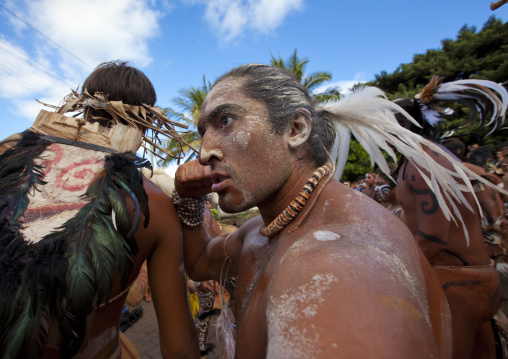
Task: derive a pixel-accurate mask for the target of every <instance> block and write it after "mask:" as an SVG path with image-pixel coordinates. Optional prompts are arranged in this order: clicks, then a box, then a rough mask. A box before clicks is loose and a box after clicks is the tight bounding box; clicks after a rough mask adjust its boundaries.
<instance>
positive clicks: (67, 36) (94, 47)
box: [27, 0, 161, 67]
mask: <svg viewBox="0 0 508 359" xmlns="http://www.w3.org/2000/svg"><path fill="white" fill-rule="evenodd" d="M27 10H28V13H29V18H30V19H32V21H33V25H34V26H35V27H36V28H38V29H43V32H44V34H45V35H46V36H47V37H49V38H51V39H52V40H53V41H54V42H56V43H58V44H59V45H60V46H62V47H63V48H65V49H67V50H68V51H69V52H71V53H73V54H75V55H76V56H78V57H80V58H81V59H82V60H83V61H84V62H85V63H88V64H90V65H91V66H92V67H95V66H96V65H97V64H98V63H99V62H103V61H106V60H111V59H117V58H119V59H126V58H127V59H129V60H131V61H133V62H136V63H137V65H138V66H140V67H143V66H146V65H148V64H149V63H150V61H151V58H150V56H148V55H147V54H148V45H147V41H148V40H149V39H150V38H152V37H154V36H155V35H157V34H158V31H159V26H158V22H157V20H158V18H159V17H160V15H161V14H160V13H159V11H158V10H155V9H154V8H150V7H149V3H148V1H140V0H110V1H104V0H87V1H80V2H74V1H68V0H36V1H34V0H29V1H28V2H27ZM63 58H65V59H68V58H69V56H65V57H63ZM69 60H72V63H75V62H76V59H74V58H71V59H69ZM69 60H67V61H69Z"/></svg>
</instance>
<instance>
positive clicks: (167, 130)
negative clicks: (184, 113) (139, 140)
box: [41, 90, 197, 160]
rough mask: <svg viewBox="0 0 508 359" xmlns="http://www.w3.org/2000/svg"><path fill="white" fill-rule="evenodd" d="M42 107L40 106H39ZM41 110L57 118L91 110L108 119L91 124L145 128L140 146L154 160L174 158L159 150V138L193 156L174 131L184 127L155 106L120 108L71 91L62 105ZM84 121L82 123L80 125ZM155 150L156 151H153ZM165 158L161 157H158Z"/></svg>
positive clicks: (121, 105)
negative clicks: (48, 111)
mask: <svg viewBox="0 0 508 359" xmlns="http://www.w3.org/2000/svg"><path fill="white" fill-rule="evenodd" d="M41 103H42V102H41ZM42 104H43V105H45V106H48V107H51V108H54V109H55V110H56V112H57V113H59V114H62V115H63V114H66V113H69V112H71V113H75V114H74V115H73V117H79V116H82V115H85V117H86V115H87V111H88V110H89V109H90V108H93V109H95V110H103V111H105V112H107V113H108V115H109V117H96V116H94V117H92V119H93V120H102V121H107V122H109V123H111V124H112V125H116V124H118V123H120V122H122V120H123V121H124V122H126V123H127V124H128V125H129V126H133V127H134V126H137V127H143V128H146V129H147V131H146V134H143V142H144V143H143V144H141V146H142V147H143V148H144V149H145V151H148V152H151V153H153V154H154V155H155V156H157V157H160V158H162V159H163V160H166V159H167V158H168V157H175V156H174V155H173V154H171V153H170V152H168V151H166V150H165V149H164V148H163V147H161V146H160V144H161V142H162V140H161V138H160V136H162V137H166V138H170V139H173V140H175V141H177V142H180V143H183V144H185V145H187V146H188V147H189V148H191V149H192V150H193V151H195V152H197V150H196V148H194V147H193V146H192V145H191V144H189V143H188V142H187V141H186V140H185V138H184V137H183V136H181V135H180V134H179V133H178V132H177V131H176V129H175V127H180V128H184V129H187V128H188V126H187V125H185V124H182V123H179V122H176V121H172V120H170V119H169V118H168V117H167V116H166V115H165V113H164V111H163V110H162V109H161V108H159V107H157V106H149V105H146V104H142V105H140V106H136V105H129V104H124V103H123V102H122V101H109V100H108V95H107V94H103V93H101V92H96V93H95V94H94V95H91V94H89V93H88V92H87V91H86V90H85V91H83V93H82V94H80V93H78V92H77V91H72V92H71V93H70V94H69V95H67V96H66V97H65V98H64V100H63V105H61V106H53V105H49V104H46V103H42ZM84 123H85V120H84V119H83V120H82V124H84ZM156 150H159V151H160V152H159V151H156ZM161 152H162V153H163V154H164V155H165V156H166V157H162V156H161V154H160V153H161Z"/></svg>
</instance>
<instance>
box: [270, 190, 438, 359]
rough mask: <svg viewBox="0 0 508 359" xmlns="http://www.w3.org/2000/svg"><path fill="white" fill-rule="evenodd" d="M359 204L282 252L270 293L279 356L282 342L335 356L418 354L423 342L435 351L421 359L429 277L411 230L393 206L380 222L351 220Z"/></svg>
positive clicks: (427, 333)
mask: <svg viewBox="0 0 508 359" xmlns="http://www.w3.org/2000/svg"><path fill="white" fill-rule="evenodd" d="M346 193H347V192H346ZM351 195H352V196H355V194H351ZM329 200H330V198H329ZM329 206H331V207H333V204H332V203H330V204H329ZM356 206H359V207H358V208H356ZM380 208H382V207H381V206H380ZM361 209H362V205H361V204H354V205H352V207H351V208H350V211H351V212H353V213H352V216H351V217H350V218H348V220H347V221H342V220H339V224H336V223H331V222H330V223H322V224H321V225H315V226H313V227H312V228H310V229H309V230H298V231H297V232H294V236H292V237H290V238H289V241H288V243H287V244H286V246H285V248H284V250H283V251H282V253H279V255H278V256H276V260H277V261H278V262H277V263H276V264H275V265H274V269H273V273H271V274H272V280H271V282H270V285H269V287H268V288H267V298H266V300H267V321H268V327H269V329H268V331H269V336H268V337H269V352H271V353H272V354H274V356H277V351H278V350H281V349H280V348H285V350H287V351H291V350H296V349H298V350H300V351H301V352H304V353H305V352H307V353H309V354H310V353H313V354H312V355H311V356H312V357H334V358H352V357H355V358H360V357H384V356H383V355H386V357H390V358H399V357H401V358H402V357H414V356H413V355H414V353H413V352H412V351H413V350H414V349H415V348H422V350H423V349H424V348H425V345H426V346H428V348H430V349H425V350H423V351H422V357H426V356H427V355H426V354H429V353H430V352H433V350H434V349H433V346H432V345H435V344H434V342H433V336H432V329H431V327H430V325H429V322H430V321H429V317H428V315H429V313H428V303H427V297H426V289H425V278H424V276H423V272H422V269H421V265H420V260H419V254H418V250H417V248H416V245H415V244H414V242H413V239H412V236H411V234H410V233H409V231H408V230H407V229H405V227H404V226H403V225H402V226H401V227H399V226H398V224H397V223H398V222H397V221H399V220H398V219H397V218H395V217H394V216H393V215H392V214H391V213H389V212H388V211H386V213H387V216H386V217H385V215H384V213H381V214H379V215H377V217H375V218H373V223H376V225H372V224H370V223H365V221H363V220H354V219H352V218H354V217H355V216H356V213H355V212H356V211H358V210H361ZM383 210H384V209H383ZM388 215H389V216H393V220H394V221H393V222H392V221H391V219H392V218H391V217H389V216H388ZM362 218H363V219H364V218H365V217H362ZM383 219H384V220H385V221H384V222H383V221H382V220H383ZM380 220H381V221H380ZM404 229H405V230H404ZM397 232H399V233H397ZM297 233H298V236H296V234H297ZM403 242H404V243H406V244H407V245H406V244H404V243H403ZM330 318H334V320H330ZM287 328H292V330H291V331H287ZM288 333H292V334H288ZM311 333H312V334H311ZM295 334H297V335H295ZM297 338H298V339H297ZM395 338H397V339H395ZM415 338H423V340H421V341H419V340H416V339H415ZM395 343H396V344H395ZM295 353H296V352H295ZM316 353H319V355H316ZM338 353H339V354H338ZM381 353H383V354H382V355H381ZM380 355H381V356H380Z"/></svg>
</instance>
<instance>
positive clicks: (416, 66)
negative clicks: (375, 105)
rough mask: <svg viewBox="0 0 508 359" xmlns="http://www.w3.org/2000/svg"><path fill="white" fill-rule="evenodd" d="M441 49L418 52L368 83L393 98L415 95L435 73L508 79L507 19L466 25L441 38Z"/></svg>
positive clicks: (454, 77)
mask: <svg viewBox="0 0 508 359" xmlns="http://www.w3.org/2000/svg"><path fill="white" fill-rule="evenodd" d="M441 45H442V48H441V49H431V50H427V52H425V53H424V54H416V55H414V57H413V62H411V63H409V64H401V65H399V67H397V69H396V70H395V71H394V72H393V73H391V74H388V73H386V71H382V72H381V73H380V74H379V75H375V80H374V81H372V82H369V83H368V84H369V85H372V86H377V87H379V88H381V89H383V90H384V91H385V92H387V94H388V95H389V96H390V98H392V99H393V98H397V97H413V96H414V95H415V94H416V93H418V92H420V91H421V90H422V88H423V87H424V86H425V85H426V84H427V83H428V82H429V80H430V78H431V77H432V75H438V76H441V77H443V78H444V81H445V82H449V81H455V80H462V79H485V80H491V81H494V82H498V83H500V82H505V81H507V80H508V22H507V23H503V22H502V21H501V20H499V19H496V18H495V17H494V16H492V17H490V18H489V19H488V21H487V22H486V23H485V24H484V26H483V28H482V30H481V31H479V32H477V30H476V28H475V27H474V26H471V27H468V26H467V25H464V26H463V27H462V29H460V31H459V34H458V36H457V39H456V40H451V39H445V40H443V41H441Z"/></svg>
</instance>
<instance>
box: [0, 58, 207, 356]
mask: <svg viewBox="0 0 508 359" xmlns="http://www.w3.org/2000/svg"><path fill="white" fill-rule="evenodd" d="M155 101H156V94H155V91H154V89H153V86H152V84H151V82H150V81H149V80H148V78H147V77H146V76H145V75H144V74H143V73H142V72H141V71H139V70H137V69H135V68H133V67H130V66H128V65H127V64H126V63H125V62H119V61H118V62H110V63H104V64H102V65H100V66H98V67H97V68H96V69H95V70H94V72H92V74H91V75H90V76H89V77H88V78H87V79H86V80H85V82H84V84H83V92H82V93H77V92H73V93H72V94H70V95H69V96H67V97H66V98H65V103H64V105H63V106H61V107H59V108H57V111H56V112H47V111H41V112H40V114H39V116H38V117H37V119H36V120H35V122H34V123H33V125H32V126H31V127H30V129H28V130H27V131H25V132H24V133H22V134H21V135H20V136H18V138H14V139H13V140H12V141H11V142H10V143H9V144H8V145H9V147H10V148H9V149H7V150H6V151H5V152H4V153H3V154H2V155H1V156H0V208H1V211H0V226H1V230H0V273H2V277H1V279H0V301H1V305H0V357H2V358H41V357H42V358H72V357H79V358H120V357H122V352H121V345H120V339H119V338H120V332H119V323H120V314H121V311H122V308H123V303H124V301H125V298H126V296H127V293H128V290H129V287H130V285H131V284H132V283H133V281H134V280H135V278H136V276H137V274H138V273H139V270H140V268H141V266H142V264H143V262H144V261H145V260H146V259H147V258H148V273H149V281H150V287H151V290H152V295H153V302H154V306H155V310H156V313H157V318H158V321H159V333H160V343H161V351H162V354H163V356H164V357H165V358H166V357H167V358H170V357H186V358H198V357H199V351H198V346H197V337H196V333H195V330H194V325H193V323H192V319H191V317H190V314H189V310H188V305H187V298H186V292H185V277H184V274H183V271H182V259H183V258H182V243H181V240H180V238H181V227H180V223H179V221H178V217H177V214H176V212H175V209H174V207H173V204H172V202H171V200H170V198H169V197H168V196H167V195H166V194H165V193H164V192H163V191H162V190H160V189H159V188H158V187H157V186H155V185H154V184H153V183H151V182H150V181H149V180H147V179H145V178H143V177H142V175H141V173H140V169H141V168H143V167H150V168H151V166H150V163H149V162H148V161H145V160H143V159H141V158H139V157H137V156H136V154H135V153H136V151H137V150H138V148H139V147H140V146H142V145H143V142H144V143H147V144H151V145H152V146H157V144H156V142H155V141H156V140H154V137H155V138H157V136H158V135H164V136H169V137H172V138H175V139H176V140H181V138H180V136H179V135H178V134H177V133H176V131H175V130H174V128H173V125H174V124H173V123H171V121H169V120H168V119H167V117H166V116H165V115H164V113H163V112H162V110H161V109H159V108H157V107H154V103H155ZM79 111H82V112H83V116H82V117H79V116H77V115H79V113H78V114H77V115H76V116H75V117H67V116H64V114H66V113H67V112H79ZM147 133H152V135H153V136H152V138H150V137H149V136H148V134H147ZM143 146H146V145H143ZM123 355H124V357H129V356H127V355H126V354H125V353H123Z"/></svg>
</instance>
